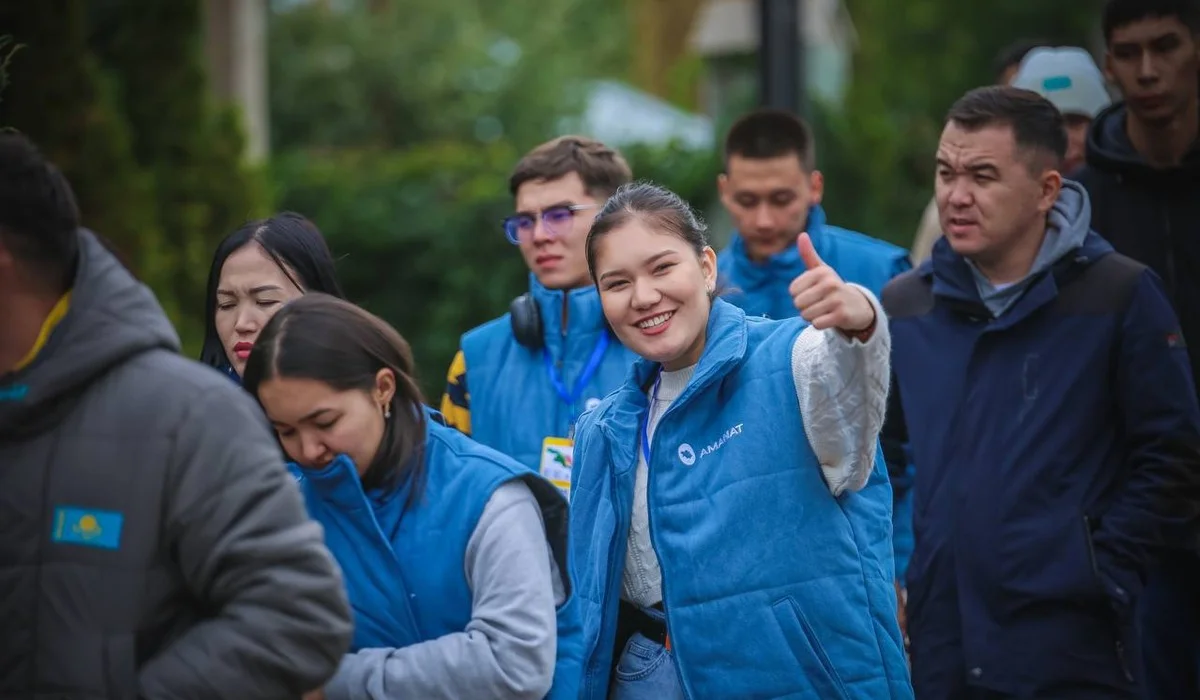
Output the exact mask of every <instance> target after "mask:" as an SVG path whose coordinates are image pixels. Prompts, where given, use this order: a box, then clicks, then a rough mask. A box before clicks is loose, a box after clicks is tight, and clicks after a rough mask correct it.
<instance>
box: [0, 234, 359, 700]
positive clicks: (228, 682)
mask: <svg viewBox="0 0 1200 700" xmlns="http://www.w3.org/2000/svg"><path fill="white" fill-rule="evenodd" d="M80 247H81V254H80V262H79V267H78V271H77V273H76V277H75V284H74V286H73V293H72V300H71V305H70V310H69V311H68V313H67V315H66V317H65V318H64V319H63V320H62V322H61V324H60V325H59V326H58V328H57V329H56V330H55V332H54V333H53V334H52V335H51V337H50V340H49V342H48V343H47V345H46V346H45V347H44V348H43V349H42V351H41V353H40V354H39V355H38V357H37V358H36V359H35V360H34V362H33V363H32V364H31V365H30V366H28V367H26V368H25V369H23V370H21V371H20V372H16V373H11V374H9V375H7V376H3V377H0V621H2V624H0V697H13V698H15V697H34V696H37V697H47V698H48V697H51V696H53V697H64V698H66V697H69V698H73V699H80V700H83V699H90V698H111V699H113V700H124V699H125V698H130V699H132V698H149V699H157V698H164V699H172V700H175V699H178V700H184V699H191V698H195V699H196V700H200V699H203V700H209V699H212V698H236V699H237V700H252V699H254V698H264V699H268V698H269V699H271V700H276V699H280V700H283V699H295V698H299V697H300V696H301V694H302V693H303V692H305V691H307V690H311V689H313V688H317V687H320V686H321V685H322V684H323V683H324V682H325V681H326V680H327V679H328V678H329V677H330V676H331V675H332V674H333V672H334V670H335V669H336V668H337V664H338V661H339V660H340V659H341V656H342V654H343V653H344V652H345V651H346V648H347V646H348V643H349V638H350V632H351V624H350V617H349V615H350V612H349V607H348V605H347V601H346V598H345V593H344V592H343V586H342V581H341V577H340V574H339V572H338V570H337V568H336V566H335V565H334V563H333V560H332V558H331V557H330V555H329V553H328V551H327V550H326V549H325V547H324V544H323V541H322V540H323V537H322V531H321V528H320V526H319V525H317V524H315V523H313V522H312V521H310V520H309V519H308V517H307V515H306V513H305V510H304V505H303V503H302V501H301V497H300V493H299V491H298V489H297V488H296V486H295V483H294V482H293V481H292V479H291V478H290V477H289V476H288V474H287V472H286V471H285V469H284V465H283V461H282V458H281V456H280V453H279V448H278V446H277V444H276V442H275V441H274V439H273V438H272V435H271V433H270V431H269V428H268V426H267V424H266V421H265V418H264V417H263V415H262V413H261V411H260V410H259V408H258V407H257V406H256V405H255V403H254V402H253V400H252V399H251V398H250V397H249V396H247V395H246V394H245V392H243V391H242V390H241V389H240V388H239V387H238V386H237V385H236V384H235V383H234V382H231V381H230V380H229V378H227V377H225V376H223V375H222V374H220V373H219V372H216V371H214V370H212V369H210V368H208V367H204V366H202V365H199V364H197V363H194V362H192V361H190V360H186V359H184V358H182V357H180V356H179V354H178V349H179V341H178V339H177V338H176V335H175V332H174V330H173V329H172V328H171V325H170V323H169V322H168V321H167V318H166V316H165V315H164V314H163V312H162V309H161V308H160V307H159V305H158V303H157V302H156V301H155V299H154V295H153V294H152V293H151V292H150V291H149V290H148V289H147V288H146V287H145V286H143V285H142V284H140V283H138V282H137V281H136V280H134V279H133V277H132V276H130V275H129V273H127V272H126V271H125V270H124V268H122V267H121V265H120V264H119V263H118V262H117V261H116V259H115V258H113V257H112V256H111V255H110V254H109V253H108V252H107V251H105V250H104V249H103V247H102V246H101V245H100V244H99V243H98V242H97V240H96V238H95V237H94V236H92V235H91V234H90V233H88V232H86V231H83V232H81V233H80Z"/></svg>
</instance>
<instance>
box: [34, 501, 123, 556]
mask: <svg viewBox="0 0 1200 700" xmlns="http://www.w3.org/2000/svg"><path fill="white" fill-rule="evenodd" d="M124 522H125V516H124V515H121V514H120V513H116V512H113V511H110V510H92V509H88V508H75V507H72V506H60V507H58V508H55V509H54V532H53V533H51V539H52V540H54V541H55V542H59V543H62V544H78V545H83V546H84V547H99V548H101V549H120V547H121V526H122V525H123V524H124Z"/></svg>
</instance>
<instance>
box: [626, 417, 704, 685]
mask: <svg viewBox="0 0 1200 700" xmlns="http://www.w3.org/2000/svg"><path fill="white" fill-rule="evenodd" d="M680 396H682V394H681V395H680ZM678 401H679V397H676V398H675V400H674V401H672V402H671V405H670V406H668V407H667V410H666V411H665V412H663V414H662V417H660V418H659V419H658V426H657V427H655V429H654V437H652V438H650V455H651V456H653V455H656V454H658V451H657V450H656V449H655V448H654V442H655V438H657V437H658V427H661V426H662V424H663V421H665V420H666V419H667V416H669V415H671V409H672V408H675V405H676V403H678ZM650 409H651V407H650V406H647V407H646V411H647V414H646V426H647V430H648V429H649V425H650V415H649V411H650ZM634 469H637V464H636V462H635V463H634ZM634 483H637V482H636V480H635V482H634ZM653 483H654V480H653V479H651V478H650V462H649V461H647V462H646V522H647V523H648V524H649V526H650V544H651V545H652V546H653V547H654V557H655V558H656V559H658V572H659V575H660V576H661V577H662V608H663V624H664V625H665V626H666V628H667V639H668V640H670V642H671V651H670V652H668V653H670V654H671V655H672V656H673V657H674V659H672V661H671V665H672V666H674V667H675V677H676V678H677V679H678V680H679V688H680V690H682V691H683V697H684V698H688V699H689V700H690V698H691V697H692V696H691V694H690V693H688V690H687V684H685V683H684V680H683V666H682V664H680V663H679V662H678V660H679V644H678V643H677V640H676V639H675V634H674V633H673V632H672V631H671V611H670V610H669V609H668V608H667V597H668V596H667V571H666V568H665V567H664V566H663V563H662V557H661V556H659V554H658V552H659V547H658V538H657V537H655V536H654V509H653V508H651V507H650V505H651V500H650V498H651V494H652V493H653V490H652V489H653Z"/></svg>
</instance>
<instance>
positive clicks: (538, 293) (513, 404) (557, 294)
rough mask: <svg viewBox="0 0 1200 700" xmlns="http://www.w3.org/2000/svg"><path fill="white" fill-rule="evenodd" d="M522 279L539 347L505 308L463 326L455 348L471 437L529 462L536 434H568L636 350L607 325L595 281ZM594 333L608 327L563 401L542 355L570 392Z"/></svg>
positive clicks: (615, 382)
mask: <svg viewBox="0 0 1200 700" xmlns="http://www.w3.org/2000/svg"><path fill="white" fill-rule="evenodd" d="M529 286H530V292H531V293H532V295H533V297H534V299H535V300H536V301H537V304H538V308H539V309H540V311H541V315H542V327H543V334H542V335H543V342H544V344H545V347H544V349H543V350H532V349H530V348H527V347H525V346H523V345H521V344H520V343H518V342H517V340H516V338H515V337H514V336H513V332H512V325H511V323H512V322H511V318H510V315H509V314H505V315H503V316H501V317H500V318H497V319H494V320H492V321H489V322H488V323H485V324H483V325H482V326H479V327H478V328H475V329H473V330H471V331H469V332H468V333H467V334H466V335H464V336H463V338H462V350H463V355H464V356H465V358H466V363H467V391H468V392H469V394H470V397H471V437H473V438H475V440H477V441H479V442H481V443H483V444H485V445H487V446H488V447H492V448H495V449H497V450H499V451H501V452H503V453H504V454H506V455H509V456H510V457H512V458H514V459H516V460H517V461H518V462H520V463H521V464H524V465H526V466H528V467H530V468H531V469H534V470H536V469H537V468H538V463H539V459H540V457H541V451H542V441H543V440H544V439H545V438H547V437H559V438H565V437H569V436H570V435H571V433H572V432H573V431H572V428H573V423H574V421H575V419H576V418H578V416H579V414H581V413H583V411H584V410H585V409H586V408H587V406H588V405H589V404H590V405H595V404H596V403H597V402H598V401H599V400H600V399H601V398H603V397H604V396H605V395H607V394H608V393H609V392H610V391H612V390H613V389H615V388H617V386H619V385H620V383H621V380H622V379H623V378H624V377H625V373H626V372H628V371H629V366H630V365H631V364H632V363H633V360H634V359H635V358H636V356H635V355H634V354H633V353H631V352H629V351H628V350H626V349H625V347H624V346H623V345H621V343H620V342H619V341H617V339H616V337H615V336H612V335H611V334H610V333H609V331H608V327H607V326H606V325H605V322H604V314H603V312H602V311H601V309H600V295H599V294H598V293H597V292H596V289H595V287H591V286H589V287H581V288H579V289H573V290H570V291H566V292H564V291H560V290H550V289H547V288H545V287H543V286H542V285H541V284H540V283H539V282H538V281H537V279H536V278H535V277H533V275H530V277H529ZM564 299H565V300H566V307H567V308H566V319H565V322H566V325H565V326H564V318H563V302H564ZM601 335H608V336H609V342H608V345H607V347H606V348H605V349H604V354H603V356H602V357H601V358H600V361H599V366H598V367H597V369H596V371H595V372H594V373H593V375H592V376H591V377H590V378H589V379H588V381H587V383H586V384H585V385H584V386H583V387H581V391H580V392H579V396H578V397H577V399H576V401H574V402H573V403H571V404H568V403H567V402H565V401H563V400H562V398H560V397H559V395H558V393H557V392H556V391H555V388H554V385H553V383H552V382H551V379H550V373H549V369H548V367H547V359H546V358H547V356H548V357H549V361H550V363H552V364H553V365H554V366H555V368H556V369H557V372H558V375H559V376H560V377H561V379H562V382H563V384H564V387H565V388H566V390H567V391H568V392H570V391H571V390H573V389H574V388H575V387H576V383H577V382H578V380H579V377H580V376H581V375H582V374H583V373H584V369H585V368H586V367H587V365H588V364H589V362H588V361H589V360H590V359H591V357H592V353H593V351H594V350H595V349H596V346H597V343H598V342H600V336H601Z"/></svg>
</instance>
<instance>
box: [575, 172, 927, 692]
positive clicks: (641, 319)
mask: <svg viewBox="0 0 1200 700" xmlns="http://www.w3.org/2000/svg"><path fill="white" fill-rule="evenodd" d="M797 245H798V246H799V247H800V253H801V256H802V258H803V259H804V260H805V262H806V263H807V267H808V269H807V271H806V272H804V273H803V274H801V275H800V276H799V277H798V278H796V280H795V281H794V282H793V283H792V285H791V289H790V291H791V294H792V296H793V301H794V303H795V305H796V307H797V308H798V309H799V310H800V312H801V316H802V318H793V319H787V320H778V321H772V320H766V319H754V318H747V317H746V316H745V314H744V313H743V312H742V311H741V310H740V309H738V308H737V307H735V306H733V305H731V304H729V303H727V302H724V301H722V300H720V299H718V298H716V294H715V285H716V276H717V275H716V255H715V254H714V253H713V250H712V248H710V247H709V246H708V245H707V242H706V239H705V235H704V228H703V225H702V224H701V223H700V222H699V221H698V219H697V217H696V216H695V215H694V214H693V212H692V210H691V208H690V207H689V206H688V205H687V204H686V203H685V202H683V201H682V200H681V199H680V198H679V197H678V196H676V195H675V194H673V193H671V192H669V191H667V190H664V189H662V188H659V187H657V186H655V185H652V184H645V183H638V184H634V185H631V186H627V187H624V188H622V189H621V190H619V191H618V192H617V193H616V194H615V195H613V197H612V198H611V199H609V200H608V202H607V203H606V204H605V206H604V208H603V209H602V210H601V212H600V213H599V215H598V216H597V218H596V220H595V222H594V223H593V225H592V229H591V231H590V232H589V234H588V239H587V257H588V264H589V267H590V269H591V274H592V279H593V281H594V283H595V284H596V287H597V288H598V290H599V293H600V299H601V305H602V307H603V309H604V315H605V318H606V319H607V320H608V323H609V325H610V326H611V327H612V329H613V331H614V332H615V333H616V335H617V337H618V338H620V340H621V342H622V343H624V344H625V346H626V347H628V348H630V349H631V350H633V351H634V352H636V353H637V354H638V355H639V356H640V358H641V359H640V360H638V361H637V362H636V364H635V365H634V368H633V371H632V372H631V377H630V378H629V379H628V380H627V381H626V383H625V384H624V386H622V387H621V388H619V389H618V390H616V391H615V392H613V393H612V394H610V395H609V396H608V397H607V398H605V399H604V401H602V402H601V403H600V405H599V406H598V407H596V408H595V409H594V410H592V411H591V412H589V413H587V414H585V415H584V417H583V418H582V419H581V420H580V423H579V427H578V430H577V433H576V435H577V439H578V442H577V448H576V455H575V464H574V473H573V475H572V479H573V481H572V483H573V488H572V492H571V542H572V547H573V551H572V561H573V566H574V570H573V573H574V576H573V578H574V579H575V585H576V593H577V595H578V597H579V599H580V613H581V615H582V620H583V639H584V642H583V658H584V671H583V672H584V678H583V686H582V690H581V693H580V697H581V698H584V699H585V700H593V699H594V700H601V699H603V698H606V697H610V698H615V699H617V700H634V699H641V698H653V699H654V700H671V699H673V698H780V697H789V698H812V699H814V700H815V699H818V698H819V699H820V700H830V699H838V698H844V699H845V698H872V699H873V700H881V699H891V700H898V699H908V698H912V688H911V685H910V682H909V676H908V667H907V663H906V661H905V656H904V647H903V643H902V640H901V635H900V629H899V626H898V624H897V621H896V593H895V588H894V586H893V583H892V579H893V570H894V565H893V561H892V544H891V503H892V496H891V487H890V486H889V485H888V479H887V474H886V471H885V470H884V465H883V457H882V455H881V454H880V452H879V447H878V433H879V429H880V427H881V424H882V421H883V414H884V407H885V402H886V394H887V386H888V377H889V365H888V353H889V349H890V347H889V346H890V340H889V335H888V328H887V319H886V317H885V316H884V313H883V310H882V309H881V307H880V306H879V302H878V301H877V300H876V299H875V298H874V297H873V296H872V295H871V293H870V292H868V291H866V290H865V289H863V288H861V287H858V286H855V285H850V284H846V283H845V282H843V281H842V280H841V279H840V278H839V277H838V275H837V273H835V272H834V271H833V269H832V268H830V267H829V266H827V265H825V264H823V263H822V262H821V260H820V258H818V257H817V255H816V252H815V251H814V250H813V247H812V242H811V241H810V240H809V239H808V236H807V234H801V235H800V237H799V239H798V241H797ZM610 686H611V687H610Z"/></svg>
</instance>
